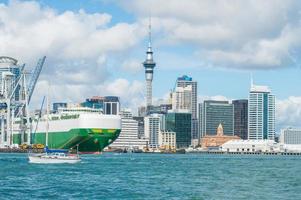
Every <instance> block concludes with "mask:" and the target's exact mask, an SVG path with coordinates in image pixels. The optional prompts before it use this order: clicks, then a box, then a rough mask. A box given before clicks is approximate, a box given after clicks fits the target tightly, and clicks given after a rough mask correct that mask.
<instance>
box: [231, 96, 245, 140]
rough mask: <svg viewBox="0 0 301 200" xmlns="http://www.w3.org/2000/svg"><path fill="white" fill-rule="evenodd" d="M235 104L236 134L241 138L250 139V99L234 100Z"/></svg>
mask: <svg viewBox="0 0 301 200" xmlns="http://www.w3.org/2000/svg"><path fill="white" fill-rule="evenodd" d="M232 104H233V106H234V134H235V135H237V136H239V137H240V138H241V139H244V140H246V139H248V100H247V99H240V100H233V101H232Z"/></svg>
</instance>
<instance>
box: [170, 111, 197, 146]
mask: <svg viewBox="0 0 301 200" xmlns="http://www.w3.org/2000/svg"><path fill="white" fill-rule="evenodd" d="M165 129H166V130H167V131H173V132H176V144H177V148H186V147H189V146H190V145H191V113H176V112H174V113H167V114H166V116H165Z"/></svg>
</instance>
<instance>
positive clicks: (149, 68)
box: [143, 23, 156, 107]
mask: <svg viewBox="0 0 301 200" xmlns="http://www.w3.org/2000/svg"><path fill="white" fill-rule="evenodd" d="M143 66H144V69H145V81H146V107H147V106H151V105H152V98H153V87H152V82H153V74H154V68H155V66H156V63H155V62H154V59H153V50H152V40H151V23H149V32H148V48H147V51H146V60H145V61H144V62H143Z"/></svg>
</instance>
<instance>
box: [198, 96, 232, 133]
mask: <svg viewBox="0 0 301 200" xmlns="http://www.w3.org/2000/svg"><path fill="white" fill-rule="evenodd" d="M199 115H200V116H199V119H200V122H199V123H200V137H201V138H202V137H204V136H206V135H215V134H216V127H218V126H219V124H222V126H223V131H224V135H234V108H233V104H230V103H229V102H228V101H213V100H208V101H204V102H203V103H202V104H199Z"/></svg>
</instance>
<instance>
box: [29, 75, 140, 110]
mask: <svg viewBox="0 0 301 200" xmlns="http://www.w3.org/2000/svg"><path fill="white" fill-rule="evenodd" d="M48 91H49V98H50V99H51V101H52V102H73V103H78V102H83V101H85V99H84V98H89V97H92V96H97V95H99V96H119V97H120V100H121V105H122V107H124V108H131V109H132V110H133V111H136V110H137V108H138V106H141V105H142V104H143V103H144V100H143V98H144V95H143V91H144V84H143V83H142V82H139V81H135V80H134V81H132V82H130V81H128V80H126V79H123V78H118V79H115V80H113V81H106V82H104V83H102V84H97V85H90V86H89V87H87V85H85V84H63V85H61V84H56V83H53V82H51V83H49V82H48V81H40V82H39V83H38V84H37V87H36V90H35V92H36V93H38V94H41V95H39V97H38V98H35V99H34V100H33V102H32V103H33V105H39V104H41V101H42V97H43V96H46V95H48V94H47V93H48Z"/></svg>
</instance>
